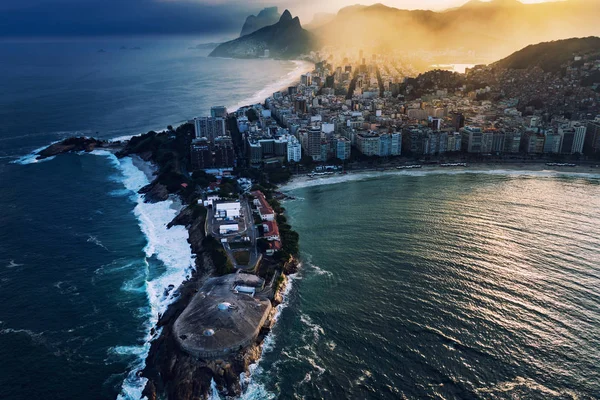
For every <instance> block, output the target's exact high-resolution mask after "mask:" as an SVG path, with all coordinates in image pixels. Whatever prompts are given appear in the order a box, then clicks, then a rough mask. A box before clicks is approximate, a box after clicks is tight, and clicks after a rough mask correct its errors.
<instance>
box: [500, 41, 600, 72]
mask: <svg viewBox="0 0 600 400" xmlns="http://www.w3.org/2000/svg"><path fill="white" fill-rule="evenodd" d="M591 53H600V37H587V38H572V39H566V40H557V41H554V42H545V43H539V44H535V45H531V46H527V47H525V48H524V49H522V50H519V51H517V52H515V53H513V54H511V55H510V56H508V57H506V58H504V59H502V60H500V61H498V62H495V63H494V64H492V66H494V67H498V68H507V69H527V68H531V67H540V68H542V69H543V70H544V71H546V72H557V71H559V70H560V69H561V68H562V67H563V66H564V65H566V64H569V63H570V62H572V61H573V60H574V58H575V57H576V56H584V55H587V54H591Z"/></svg>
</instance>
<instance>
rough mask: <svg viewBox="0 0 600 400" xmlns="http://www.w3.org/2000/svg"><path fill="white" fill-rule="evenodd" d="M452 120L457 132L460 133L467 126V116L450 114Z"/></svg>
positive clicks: (456, 113) (455, 113)
mask: <svg viewBox="0 0 600 400" xmlns="http://www.w3.org/2000/svg"><path fill="white" fill-rule="evenodd" d="M450 117H451V118H452V127H453V128H454V130H455V131H456V132H458V131H460V129H461V128H463V127H464V126H465V116H464V115H462V114H461V113H458V112H452V113H450Z"/></svg>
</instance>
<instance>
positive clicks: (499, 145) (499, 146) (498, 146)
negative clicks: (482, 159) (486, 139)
mask: <svg viewBox="0 0 600 400" xmlns="http://www.w3.org/2000/svg"><path fill="white" fill-rule="evenodd" d="M505 140H506V135H505V134H504V132H503V131H494V132H493V133H492V149H491V152H492V153H501V152H503V151H504V142H505Z"/></svg>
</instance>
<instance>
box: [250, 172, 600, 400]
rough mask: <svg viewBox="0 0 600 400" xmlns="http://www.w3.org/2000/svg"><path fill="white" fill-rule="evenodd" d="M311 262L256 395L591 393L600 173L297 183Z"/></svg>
mask: <svg viewBox="0 0 600 400" xmlns="http://www.w3.org/2000/svg"><path fill="white" fill-rule="evenodd" d="M284 190H285V191H286V192H287V193H288V194H290V195H292V196H293V197H294V198H295V199H294V200H288V201H286V202H285V204H284V206H285V207H286V209H287V212H288V216H289V219H290V220H291V223H292V225H293V226H294V229H296V230H297V231H298V233H299V234H300V249H301V253H302V259H303V266H302V268H301V270H300V271H299V272H298V273H297V274H296V275H295V276H294V278H293V279H292V289H291V291H290V292H289V294H288V295H287V298H286V302H285V303H284V308H283V310H282V311H281V313H280V315H279V319H278V323H277V325H276V326H275V328H274V329H273V332H272V337H270V338H269V342H268V345H267V346H266V348H265V350H264V352H263V356H262V360H261V362H260V363H259V366H258V368H257V370H256V371H255V374H254V378H253V382H252V383H251V384H250V389H251V391H252V392H253V393H252V396H248V397H249V398H255V399H258V398H277V399H342V398H346V399H424V398H430V399H596V398H598V397H599V396H600V370H599V369H598V365H599V362H600V174H582V175H578V174H568V173H565V174H561V173H555V172H551V171H538V172H527V171H489V172H478V173H465V172H464V171H463V172H461V171H438V172H426V171H402V172H398V173H393V174H389V175H381V174H379V175H377V174H375V173H373V174H363V175H360V174H356V175H348V176H339V177H334V178H329V179H314V180H309V181H305V182H296V183H294V182H292V183H291V184H289V185H288V186H287V187H284Z"/></svg>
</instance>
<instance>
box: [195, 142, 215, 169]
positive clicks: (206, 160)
mask: <svg viewBox="0 0 600 400" xmlns="http://www.w3.org/2000/svg"><path fill="white" fill-rule="evenodd" d="M191 161H192V168H193V169H207V168H212V167H213V157H212V151H211V150H210V143H209V142H208V140H207V139H196V140H194V141H193V142H192V146H191Z"/></svg>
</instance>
